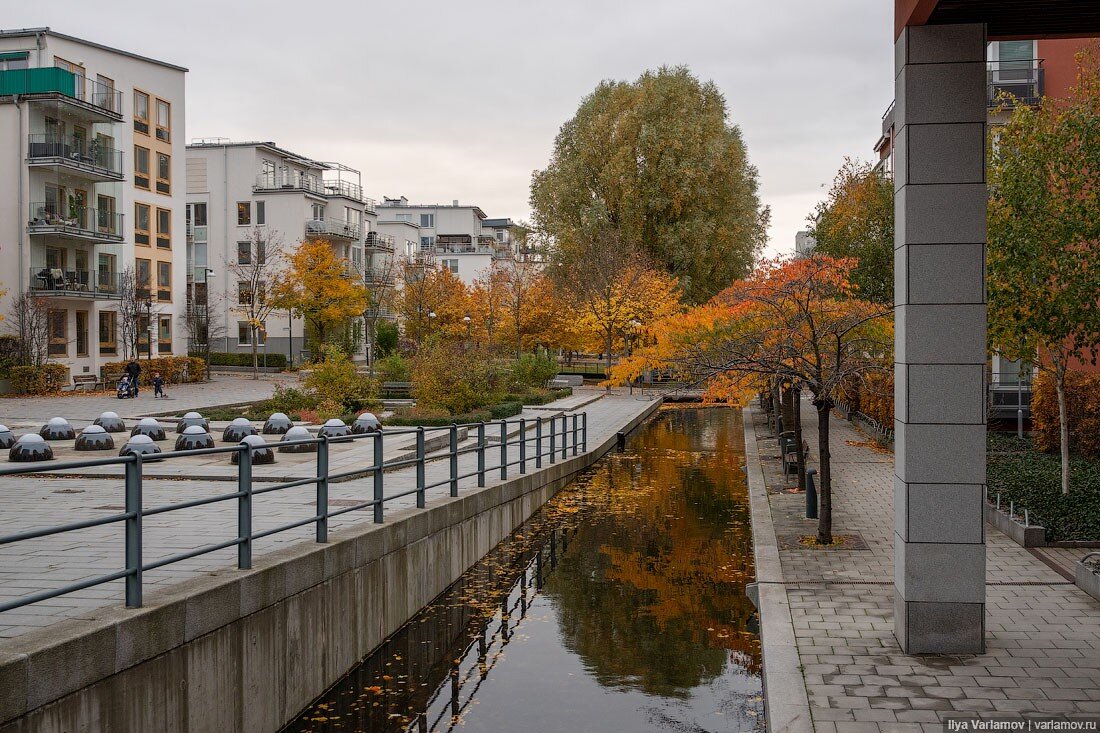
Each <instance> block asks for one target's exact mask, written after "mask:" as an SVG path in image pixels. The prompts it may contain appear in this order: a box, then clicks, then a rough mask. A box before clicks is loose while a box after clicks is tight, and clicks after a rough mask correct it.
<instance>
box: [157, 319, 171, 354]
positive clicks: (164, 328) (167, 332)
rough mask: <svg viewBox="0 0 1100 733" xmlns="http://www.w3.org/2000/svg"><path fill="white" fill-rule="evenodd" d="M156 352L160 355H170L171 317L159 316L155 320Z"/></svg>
mask: <svg viewBox="0 0 1100 733" xmlns="http://www.w3.org/2000/svg"><path fill="white" fill-rule="evenodd" d="M157 351H158V352H159V353H161V354H170V353H172V317H171V316H161V317H160V318H158V319H157Z"/></svg>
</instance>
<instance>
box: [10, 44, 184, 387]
mask: <svg viewBox="0 0 1100 733" xmlns="http://www.w3.org/2000/svg"><path fill="white" fill-rule="evenodd" d="M186 72H187V70H186V69H185V68H183V67H181V66H176V65H173V64H169V63H166V62H163V61H157V60H155V59H150V58H146V57H144V56H139V55H137V54H135V53H131V52H128V51H122V50H119V49H116V48H111V47H108V46H104V45H102V44H99V43H94V42H92V41H86V40H82V39H79V38H73V37H72V36H67V35H63V34H61V33H56V32H54V31H51V30H50V29H49V28H27V29H21V30H5V31H0V140H4V141H6V142H4V143H2V144H0V252H2V255H0V256H2V258H3V265H4V266H3V267H2V268H0V287H2V288H4V289H5V291H6V294H5V296H4V297H3V299H2V300H0V310H3V312H4V313H5V315H8V316H9V320H8V324H6V326H3V327H0V331H8V332H10V331H11V319H10V313H11V307H12V301H13V300H14V299H15V298H17V297H19V296H20V295H21V294H22V293H28V292H29V293H33V294H35V295H37V296H41V297H42V299H44V300H45V301H47V302H48V322H49V334H50V339H49V347H48V350H49V355H50V357H51V359H52V360H54V361H57V362H59V363H63V364H66V365H67V366H68V367H69V368H70V371H71V373H72V374H84V373H91V374H95V373H98V372H99V370H100V367H101V366H102V365H103V364H104V363H106V362H110V361H117V360H120V359H122V358H124V357H125V356H127V353H126V352H127V345H126V344H124V343H122V339H121V337H120V333H119V325H120V324H119V312H118V309H119V305H120V301H121V295H120V289H121V286H122V277H123V275H124V273H126V272H131V273H133V274H134V275H135V276H136V278H137V287H138V289H137V291H136V292H137V295H138V301H139V302H141V303H143V304H144V306H145V316H144V317H143V319H142V321H143V322H142V323H141V325H140V333H141V334H142V335H141V337H140V343H139V347H138V348H139V351H140V352H141V353H142V354H143V355H147V354H149V353H150V352H151V353H152V354H154V355H168V354H184V353H186V350H187V339H186V335H185V333H184V324H183V322H182V314H183V312H184V309H185V290H186V289H185V287H184V283H185V281H186V269H185V268H186V261H185V246H184V240H185V237H184V231H185V224H184V214H185V212H184V208H185V193H184V186H183V173H182V171H183V164H182V161H183V158H184V142H183V141H184V140H185V137H184V135H185V133H184V75H185V73H186Z"/></svg>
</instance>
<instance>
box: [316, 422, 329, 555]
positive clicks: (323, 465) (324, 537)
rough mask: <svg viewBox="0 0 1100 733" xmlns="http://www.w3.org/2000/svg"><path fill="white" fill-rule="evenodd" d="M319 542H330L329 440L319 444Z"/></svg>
mask: <svg viewBox="0 0 1100 733" xmlns="http://www.w3.org/2000/svg"><path fill="white" fill-rule="evenodd" d="M317 541H318V542H328V438H327V437H325V436H323V435H322V436H321V442H319V443H318V444H317Z"/></svg>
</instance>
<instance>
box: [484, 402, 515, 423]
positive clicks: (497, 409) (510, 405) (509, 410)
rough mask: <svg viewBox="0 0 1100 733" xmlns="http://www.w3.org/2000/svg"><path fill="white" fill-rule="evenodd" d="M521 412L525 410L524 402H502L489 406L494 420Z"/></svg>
mask: <svg viewBox="0 0 1100 733" xmlns="http://www.w3.org/2000/svg"><path fill="white" fill-rule="evenodd" d="M521 412H523V403H522V402H501V403H499V404H496V405H490V406H489V416H490V417H491V418H493V419H494V420H504V419H505V418H509V417H515V416H516V415H518V414H520V413H521Z"/></svg>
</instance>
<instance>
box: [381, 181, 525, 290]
mask: <svg viewBox="0 0 1100 733" xmlns="http://www.w3.org/2000/svg"><path fill="white" fill-rule="evenodd" d="M378 219H379V223H380V224H388V223H398V222H400V223H405V224H411V225H415V226H417V227H418V228H419V237H420V250H421V251H431V252H433V253H434V255H435V261H436V263H437V264H438V265H439V266H440V267H446V268H447V269H449V270H450V271H451V272H453V273H455V274H456V275H457V276H458V277H459V279H460V280H462V282H464V283H466V284H467V285H471V284H473V282H474V281H475V280H477V278H478V277H480V276H481V275H482V274H484V273H486V272H489V271H490V270H491V269H492V267H493V262H494V261H496V260H500V259H502V258H507V257H509V256H511V246H512V243H511V234H510V232H509V233H507V235H503V234H500V229H501V228H502V227H503V222H509V226H510V223H511V220H509V219H492V220H490V219H488V218H487V217H486V216H485V212H484V211H482V210H481V207H479V206H472V205H460V204H459V203H458V201H457V200H456V201H454V202H452V203H451V204H450V205H449V206H448V205H445V204H410V203H409V201H408V199H406V198H405V197H404V196H402V197H400V198H387V199H384V200H383V201H382V203H381V204H379V205H378ZM487 221H488V222H493V223H495V225H496V226H490V227H486V222H487ZM498 236H502V237H505V238H502V239H498Z"/></svg>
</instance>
